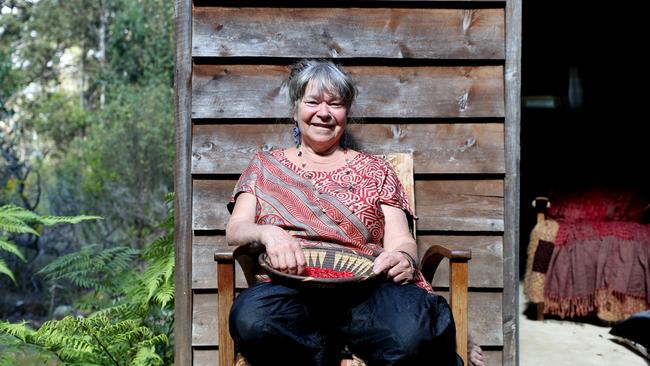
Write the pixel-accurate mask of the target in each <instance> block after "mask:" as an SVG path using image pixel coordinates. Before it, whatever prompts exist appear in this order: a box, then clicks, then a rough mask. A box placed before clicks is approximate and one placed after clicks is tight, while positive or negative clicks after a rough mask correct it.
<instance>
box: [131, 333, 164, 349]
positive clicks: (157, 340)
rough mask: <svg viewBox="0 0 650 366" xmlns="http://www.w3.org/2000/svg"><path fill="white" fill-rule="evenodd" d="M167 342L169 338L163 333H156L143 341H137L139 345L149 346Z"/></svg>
mask: <svg viewBox="0 0 650 366" xmlns="http://www.w3.org/2000/svg"><path fill="white" fill-rule="evenodd" d="M164 344H169V338H167V336H166V335H164V334H157V335H156V336H155V337H151V338H149V339H145V340H144V341H142V342H140V343H138V346H140V347H149V346H158V345H164Z"/></svg>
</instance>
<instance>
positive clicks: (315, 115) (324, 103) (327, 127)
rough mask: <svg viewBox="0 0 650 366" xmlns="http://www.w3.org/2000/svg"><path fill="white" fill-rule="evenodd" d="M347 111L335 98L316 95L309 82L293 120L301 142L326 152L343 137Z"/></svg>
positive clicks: (327, 95) (326, 95)
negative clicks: (300, 136) (296, 123)
mask: <svg viewBox="0 0 650 366" xmlns="http://www.w3.org/2000/svg"><path fill="white" fill-rule="evenodd" d="M347 114H348V109H347V108H346V107H345V105H344V104H343V103H342V101H341V99H340V98H338V97H337V96H334V95H331V94H328V93H322V94H321V93H318V91H317V90H316V88H314V86H313V83H312V82H311V81H310V82H309V83H308V84H307V87H306V88H305V95H304V96H303V97H302V99H301V100H300V101H299V102H298V106H297V108H296V112H295V114H294V118H295V120H296V121H298V128H299V129H300V133H301V135H302V140H303V142H304V143H305V144H308V145H309V146H310V147H311V148H313V149H316V150H326V149H329V148H331V147H332V145H334V144H335V143H338V141H339V140H340V139H341V136H343V131H344V130H345V126H346V124H347Z"/></svg>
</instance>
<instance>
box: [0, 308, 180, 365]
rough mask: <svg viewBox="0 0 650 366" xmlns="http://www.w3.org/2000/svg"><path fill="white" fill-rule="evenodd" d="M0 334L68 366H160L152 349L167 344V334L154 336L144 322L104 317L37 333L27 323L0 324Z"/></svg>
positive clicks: (56, 324)
mask: <svg viewBox="0 0 650 366" xmlns="http://www.w3.org/2000/svg"><path fill="white" fill-rule="evenodd" d="M0 332H4V333H6V334H9V335H12V336H14V337H16V338H18V339H20V340H22V341H23V342H25V343H28V344H32V345H39V346H41V347H43V348H45V349H47V350H49V351H51V352H52V353H54V354H56V355H57V356H58V358H59V359H60V360H61V361H63V362H65V363H66V364H68V365H161V364H162V361H163V360H162V358H161V357H160V356H159V355H158V354H156V353H155V352H153V353H152V352H151V350H152V349H153V350H155V347H156V346H164V345H166V344H167V343H168V339H167V336H166V335H164V334H158V335H155V334H153V332H152V331H151V330H150V329H149V328H147V327H146V326H144V325H142V323H138V322H136V321H134V320H132V319H121V318H120V317H113V318H111V317H108V316H106V315H104V314H98V315H91V316H89V317H87V318H82V317H76V318H75V317H71V316H68V317H65V318H63V319H62V320H52V321H48V322H45V323H44V324H43V325H42V326H41V327H40V328H39V329H38V330H36V331H34V330H31V329H30V328H29V327H28V326H27V325H26V324H25V323H20V324H10V323H6V322H0Z"/></svg>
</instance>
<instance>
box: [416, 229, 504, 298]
mask: <svg viewBox="0 0 650 366" xmlns="http://www.w3.org/2000/svg"><path fill="white" fill-rule="evenodd" d="M417 239H418V253H419V255H420V258H421V257H422V256H423V255H424V253H425V252H426V251H427V249H429V247H430V246H431V245H433V244H439V245H443V246H445V247H447V248H451V249H471V251H472V259H471V260H470V261H469V286H470V287H484V288H502V287H503V237H501V236H458V235H451V236H444V235H418V238H417ZM433 285H434V286H436V287H448V286H449V262H448V261H447V260H446V259H445V260H443V261H442V262H441V263H440V265H439V266H438V270H437V271H436V274H435V276H434V278H433Z"/></svg>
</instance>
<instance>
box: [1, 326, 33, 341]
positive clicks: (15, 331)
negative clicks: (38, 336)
mask: <svg viewBox="0 0 650 366" xmlns="http://www.w3.org/2000/svg"><path fill="white" fill-rule="evenodd" d="M0 332H2V333H6V334H9V335H12V336H14V337H16V338H18V339H20V340H21V341H23V342H26V341H27V339H28V337H32V336H33V335H34V334H35V332H34V331H33V330H32V329H30V328H29V327H28V326H27V322H25V321H23V322H20V323H8V322H4V321H0Z"/></svg>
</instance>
